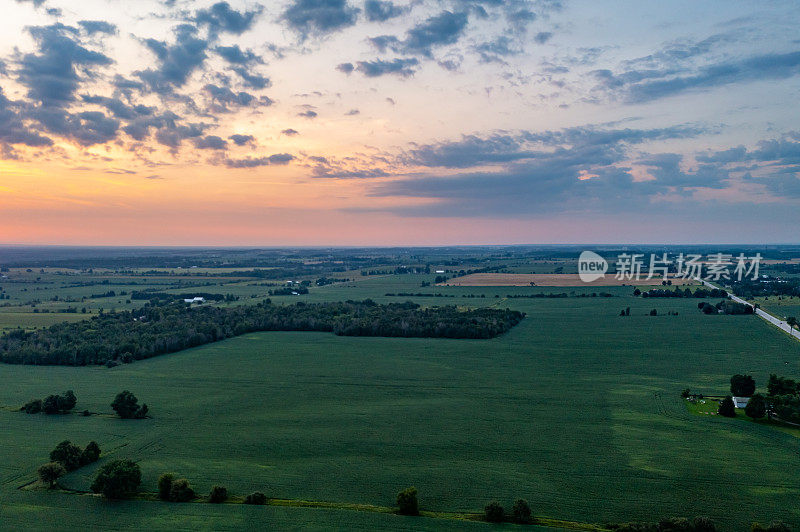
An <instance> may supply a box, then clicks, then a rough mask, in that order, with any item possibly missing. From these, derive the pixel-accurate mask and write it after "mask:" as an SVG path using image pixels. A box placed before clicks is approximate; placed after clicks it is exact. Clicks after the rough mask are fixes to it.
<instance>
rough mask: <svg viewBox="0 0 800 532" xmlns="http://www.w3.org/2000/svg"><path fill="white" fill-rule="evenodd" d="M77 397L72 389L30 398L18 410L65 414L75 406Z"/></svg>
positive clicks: (33, 412) (32, 412)
mask: <svg viewBox="0 0 800 532" xmlns="http://www.w3.org/2000/svg"><path fill="white" fill-rule="evenodd" d="M77 403H78V398H77V397H75V393H74V392H73V391H72V390H67V391H66V392H64V394H63V395H48V396H47V397H45V398H44V400H41V399H32V400H30V401H28V402H27V403H25V404H24V405H23V406H22V408H20V410H21V411H22V412H25V413H26V414H39V413H41V412H44V413H45V414H49V415H52V414H66V413H69V412H70V411H72V409H73V408H75V405H76V404H77Z"/></svg>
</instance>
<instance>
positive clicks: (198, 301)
mask: <svg viewBox="0 0 800 532" xmlns="http://www.w3.org/2000/svg"><path fill="white" fill-rule="evenodd" d="M183 302H184V303H189V304H192V303H197V304H198V305H199V304H201V303H203V302H205V298H202V297H193V298H191V299H184V300H183Z"/></svg>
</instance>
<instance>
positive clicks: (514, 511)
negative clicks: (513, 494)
mask: <svg viewBox="0 0 800 532" xmlns="http://www.w3.org/2000/svg"><path fill="white" fill-rule="evenodd" d="M511 516H512V517H513V519H514V522H515V523H520V524H528V523H530V522H532V521H533V517H532V515H531V506H530V505H529V504H528V501H526V500H525V499H517V500H516V501H514V506H512V507H511Z"/></svg>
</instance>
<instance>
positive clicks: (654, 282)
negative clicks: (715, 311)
mask: <svg viewBox="0 0 800 532" xmlns="http://www.w3.org/2000/svg"><path fill="white" fill-rule="evenodd" d="M663 280H664V279H663V278H662V277H660V276H658V277H653V278H652V279H645V278H642V279H638V280H636V281H632V280H630V279H617V278H615V277H614V276H613V275H606V277H605V278H604V279H598V280H597V281H593V282H591V283H585V282H584V281H582V280H581V279H580V277H579V276H578V274H574V273H561V274H559V273H553V274H545V273H472V274H470V275H465V276H463V277H456V278H454V279H448V280H447V281H445V282H444V283H440V284H441V285H443V286H531V283H533V286H586V285H587V284H588V285H589V286H595V287H601V286H625V285H631V284H636V285H637V286H660V285H661V283H662V281H663ZM671 281H672V284H674V285H684V284H696V282H695V281H693V280H691V279H683V278H674V279H671Z"/></svg>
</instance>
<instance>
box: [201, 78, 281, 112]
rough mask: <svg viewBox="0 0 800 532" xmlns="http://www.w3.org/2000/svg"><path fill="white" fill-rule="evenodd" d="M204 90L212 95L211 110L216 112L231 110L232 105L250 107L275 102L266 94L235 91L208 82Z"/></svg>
mask: <svg viewBox="0 0 800 532" xmlns="http://www.w3.org/2000/svg"><path fill="white" fill-rule="evenodd" d="M203 91H205V92H206V94H208V95H209V96H210V97H211V100H212V106H211V111H213V112H216V113H227V112H230V109H229V106H230V107H249V106H256V105H258V106H263V107H268V106H270V105H272V104H273V103H274V102H273V101H272V100H271V99H269V98H267V97H266V96H261V97H256V96H254V95H252V94H250V93H249V92H243V91H240V92H234V91H232V90H231V89H229V88H228V87H220V86H218V85H214V84H211V83H209V84H207V85H205V86H204V87H203Z"/></svg>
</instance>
